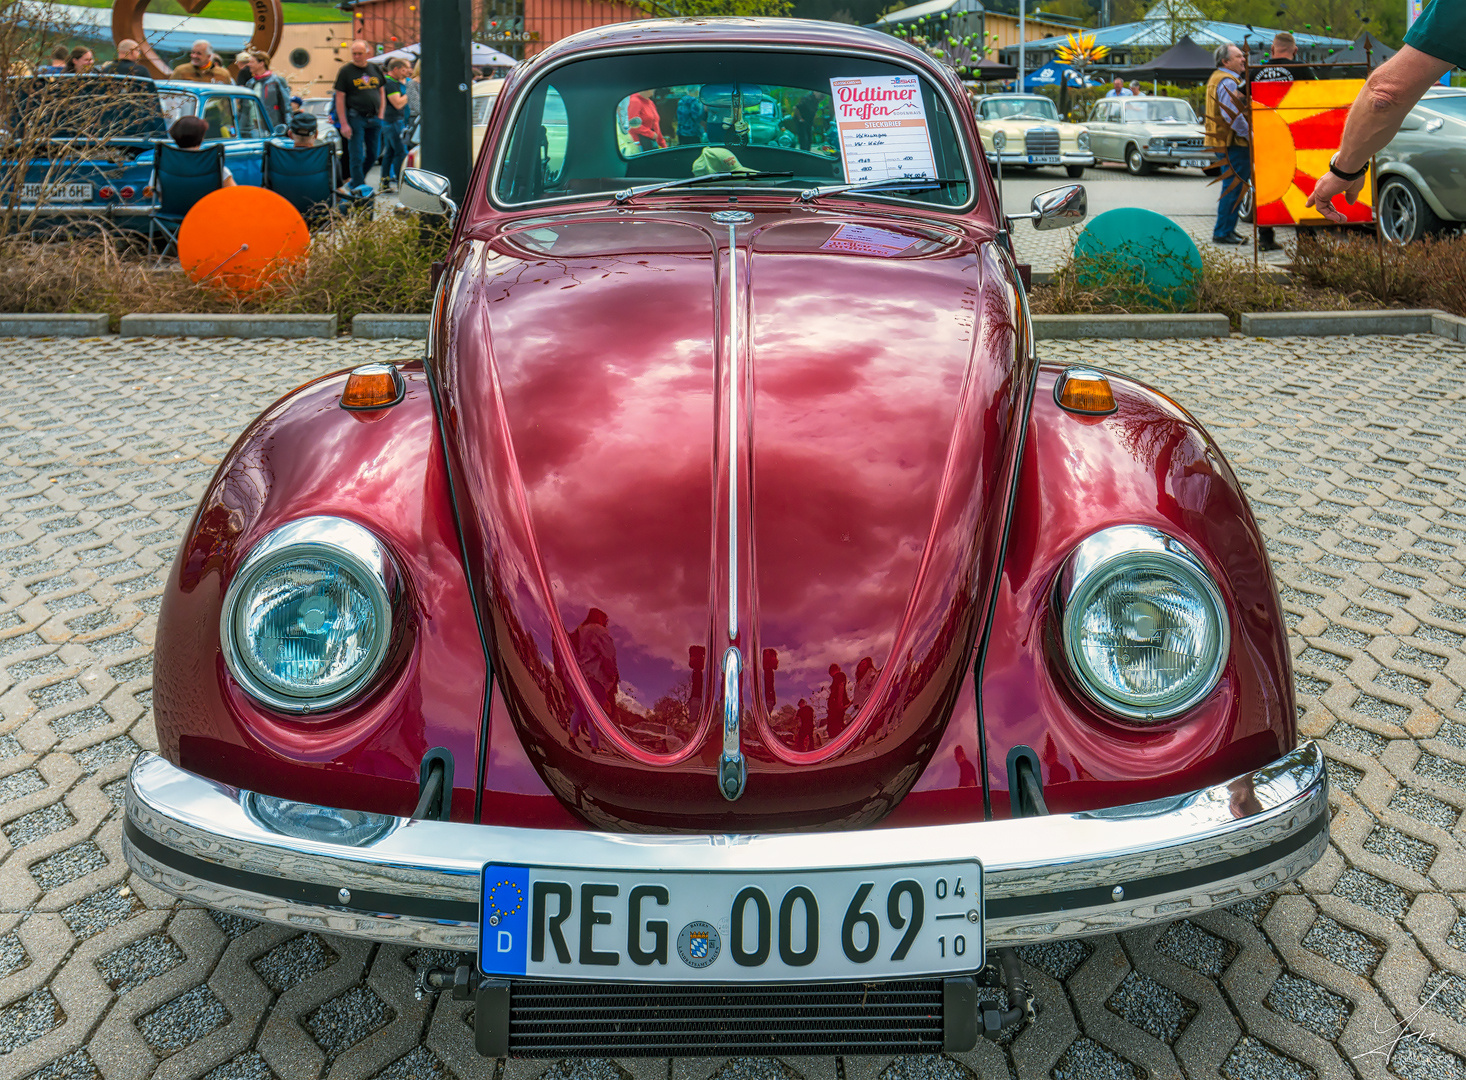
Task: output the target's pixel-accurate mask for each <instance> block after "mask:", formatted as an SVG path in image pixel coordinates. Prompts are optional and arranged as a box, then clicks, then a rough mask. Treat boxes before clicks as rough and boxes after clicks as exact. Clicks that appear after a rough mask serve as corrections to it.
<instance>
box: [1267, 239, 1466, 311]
mask: <svg viewBox="0 0 1466 1080" xmlns="http://www.w3.org/2000/svg"><path fill="white" fill-rule="evenodd" d="M1381 250H1382V251H1383V256H1384V274H1383V277H1381V273H1380V256H1381ZM1293 269H1294V271H1295V273H1297V275H1298V276H1299V278H1301V279H1302V280H1303V281H1305V282H1307V283H1308V284H1309V285H1312V286H1314V287H1316V288H1319V289H1329V290H1331V291H1333V292H1336V293H1340V294H1343V295H1345V296H1348V297H1351V298H1356V299H1360V300H1368V301H1370V302H1372V303H1374V304H1403V305H1406V306H1409V307H1417V308H1443V309H1445V310H1446V311H1449V312H1451V313H1452V314H1454V315H1466V284H1463V282H1466V235H1463V234H1462V233H1456V234H1455V235H1442V236H1436V237H1429V236H1428V237H1426V238H1425V239H1423V240H1421V241H1419V242H1418V243H1414V244H1406V245H1404V246H1403V247H1400V246H1396V245H1394V244H1390V243H1386V244H1384V245H1383V248H1382V249H1381V246H1380V245H1379V243H1378V242H1377V241H1376V240H1375V238H1374V237H1373V236H1371V235H1370V234H1368V233H1364V232H1360V231H1357V230H1351V231H1349V232H1346V233H1333V232H1321V233H1310V234H1308V235H1306V236H1304V238H1303V240H1302V242H1300V243H1299V244H1298V252H1297V255H1296V256H1295V257H1294V259H1293Z"/></svg>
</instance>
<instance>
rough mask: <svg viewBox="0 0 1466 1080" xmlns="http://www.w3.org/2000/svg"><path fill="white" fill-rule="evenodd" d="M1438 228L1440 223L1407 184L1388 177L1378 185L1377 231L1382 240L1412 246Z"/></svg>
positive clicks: (1412, 185)
mask: <svg viewBox="0 0 1466 1080" xmlns="http://www.w3.org/2000/svg"><path fill="white" fill-rule="evenodd" d="M1440 227H1441V219H1440V218H1438V217H1436V216H1435V211H1433V210H1431V208H1430V204H1429V203H1427V202H1426V201H1425V199H1424V197H1423V196H1422V195H1421V194H1420V192H1418V191H1416V190H1415V185H1414V184H1412V183H1410V181H1408V180H1405V179H1403V178H1401V177H1398V176H1391V177H1389V178H1388V179H1387V180H1385V182H1384V183H1383V184H1381V185H1380V189H1379V228H1380V232H1382V233H1383V234H1384V237H1385V239H1386V240H1388V241H1390V242H1391V243H1394V244H1413V243H1414V242H1415V241H1417V240H1419V239H1420V238H1421V237H1422V236H1424V235H1426V234H1427V233H1431V232H1435V231H1436V230H1437V229H1439V228H1440Z"/></svg>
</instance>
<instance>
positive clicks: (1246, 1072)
mask: <svg viewBox="0 0 1466 1080" xmlns="http://www.w3.org/2000/svg"><path fill="white" fill-rule="evenodd" d="M1222 1075H1223V1076H1225V1077H1226V1078H1227V1080H1312V1078H1313V1077H1314V1076H1315V1075H1316V1074H1315V1073H1314V1071H1313V1070H1312V1069H1310V1068H1307V1067H1306V1066H1304V1065H1300V1064H1299V1063H1298V1062H1296V1061H1294V1060H1292V1059H1291V1058H1287V1057H1284V1056H1283V1055H1282V1054H1280V1053H1278V1052H1277V1051H1276V1050H1273V1049H1272V1048H1271V1047H1269V1046H1267V1045H1265V1044H1263V1043H1261V1042H1258V1041H1257V1040H1256V1039H1250V1038H1244V1039H1242V1040H1241V1041H1240V1042H1239V1043H1238V1044H1237V1046H1236V1048H1235V1049H1233V1051H1232V1052H1231V1053H1230V1054H1228V1055H1227V1060H1226V1061H1224V1062H1222Z"/></svg>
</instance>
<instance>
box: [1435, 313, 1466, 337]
mask: <svg viewBox="0 0 1466 1080" xmlns="http://www.w3.org/2000/svg"><path fill="white" fill-rule="evenodd" d="M1430 329H1431V332H1432V333H1433V334H1435V335H1436V336H1437V337H1443V338H1445V339H1446V340H1448V341H1460V342H1466V319H1463V318H1461V316H1459V315H1447V314H1446V313H1445V312H1436V314H1434V315H1432V316H1431V317H1430Z"/></svg>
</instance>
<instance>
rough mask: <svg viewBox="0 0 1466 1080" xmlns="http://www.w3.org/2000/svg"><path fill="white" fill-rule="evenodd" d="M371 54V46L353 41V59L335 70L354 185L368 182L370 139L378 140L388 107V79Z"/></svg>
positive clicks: (339, 114) (338, 106) (338, 110)
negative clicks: (386, 87) (385, 90)
mask: <svg viewBox="0 0 1466 1080" xmlns="http://www.w3.org/2000/svg"><path fill="white" fill-rule="evenodd" d="M370 55H371V46H370V45H368V44H367V43H366V42H365V41H353V42H352V43H351V60H350V61H349V62H347V63H345V64H342V65H341V70H340V71H338V72H337V73H336V87H335V90H336V118H337V119H338V120H339V121H340V124H341V137H342V138H344V139H345V140H346V147H347V151H346V152H347V160H348V161H350V163H351V186H352V187H360V186H361V185H362V184H365V183H366V171H367V165H366V159H367V140H368V139H370V140H371V141H372V142H373V143H375V142H376V139H377V136H378V134H379V133H380V130H381V125H382V116H383V114H384V113H385V112H386V110H387V95H386V93H385V92H384V90H383V87H384V84H385V82H386V80H385V78H384V77H383V75H382V72H381V71H380V70H379V69H378V67H377V65H375V64H373V63H370V62H369V61H368V59H367V58H368V57H369V56H370Z"/></svg>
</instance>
